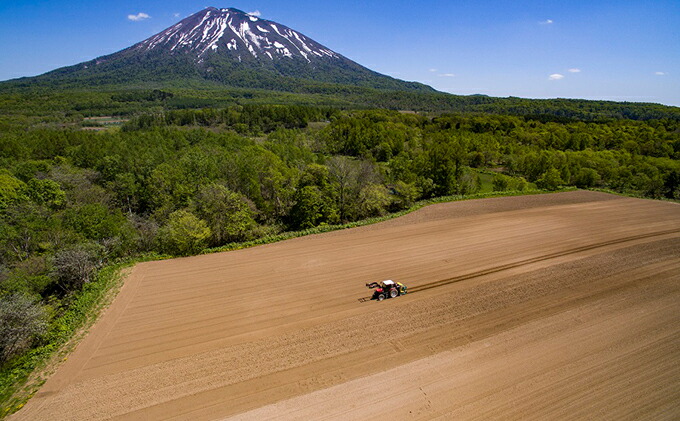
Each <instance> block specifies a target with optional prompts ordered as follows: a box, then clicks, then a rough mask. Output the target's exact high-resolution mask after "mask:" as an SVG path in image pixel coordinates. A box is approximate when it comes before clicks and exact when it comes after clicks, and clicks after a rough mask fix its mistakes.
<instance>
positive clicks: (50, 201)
mask: <svg viewBox="0 0 680 421" xmlns="http://www.w3.org/2000/svg"><path fill="white" fill-rule="evenodd" d="M27 194H28V196H29V197H30V198H31V199H32V200H33V201H34V202H36V203H38V204H44V205H47V206H49V207H51V208H55V209H56V208H60V207H62V206H63V205H64V203H65V202H66V192H64V191H63V190H62V189H61V187H60V186H59V183H57V182H56V181H53V180H49V179H45V180H38V179H37V178H33V179H31V180H29V182H28V190H27Z"/></svg>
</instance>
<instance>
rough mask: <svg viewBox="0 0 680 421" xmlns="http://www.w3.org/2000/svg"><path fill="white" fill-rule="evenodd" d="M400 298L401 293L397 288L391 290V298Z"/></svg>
mask: <svg viewBox="0 0 680 421" xmlns="http://www.w3.org/2000/svg"><path fill="white" fill-rule="evenodd" d="M398 296H399V291H397V289H396V288H393V289H391V290H390V298H397V297H398Z"/></svg>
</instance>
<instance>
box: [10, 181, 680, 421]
mask: <svg viewBox="0 0 680 421" xmlns="http://www.w3.org/2000/svg"><path fill="white" fill-rule="evenodd" d="M386 278H391V279H395V280H398V281H402V282H404V283H406V284H407V285H408V286H409V289H410V291H411V292H410V293H409V294H408V295H406V296H404V297H400V298H397V299H393V300H387V301H384V302H382V303H376V302H363V303H362V302H360V301H359V299H360V298H362V297H366V296H367V295H368V290H367V289H366V288H365V287H364V283H365V282H367V281H373V280H381V279H386ZM229 417H234V419H242V420H265V419H277V420H278V419H299V420H309V419H337V420H348V419H361V420H364V419H390V420H401V419H446V420H449V419H456V420H460V419H462V420H465V419H479V420H486V419H520V418H521V419H551V420H552V419H611V420H625V419H630V420H633V419H635V420H638V419H650V420H651V419H653V420H661V419H668V420H677V419H680V206H678V205H676V204H672V203H663V202H655V201H647V200H639V199H630V198H622V197H617V196H612V195H607V194H602V193H593V192H570V193H559V194H552V195H539V196H526V197H510V198H497V199H485V200H476V201H468V202H458V203H448V204H441V205H436V206H430V207H427V208H425V209H422V210H420V211H418V212H415V213H413V214H410V215H407V216H405V217H402V218H399V219H396V220H392V221H388V222H384V223H381V224H377V225H372V226H367V227H362V228H356V229H351V230H345V231H337V232H333V233H328V234H323V235H315V236H309V237H304V238H298V239H294V240H290V241H285V242H281V243H277V244H271V245H267V246H261V247H256V248H252V249H247V250H240V251H235V252H229V253H220V254H213V255H206V256H198V257H192V258H185V259H175V260H168V261H162V262H150V263H143V264H139V265H137V266H136V267H135V268H134V270H133V272H132V274H131V275H130V276H129V278H128V279H127V281H126V283H125V285H124V287H123V289H122V291H121V292H120V294H119V296H118V297H117V298H116V300H115V301H114V303H113V304H112V306H111V307H110V308H109V309H108V310H107V312H106V314H105V315H104V316H103V317H102V318H101V320H100V321H99V322H98V323H97V324H96V325H95V327H94V328H93V329H92V331H91V332H90V334H89V335H88V336H87V337H86V338H85V339H84V340H83V342H82V343H81V344H80V345H79V346H78V348H77V349H76V351H75V352H74V353H73V354H72V355H71V356H70V358H69V359H68V361H66V362H65V363H64V364H63V365H62V366H61V367H60V368H59V370H58V371H57V372H56V374H55V375H54V376H53V377H52V378H51V379H50V380H49V381H48V382H47V383H46V384H45V385H44V386H43V387H42V389H41V390H40V391H39V393H38V394H37V395H36V396H35V397H34V398H33V399H32V400H31V401H29V403H28V404H27V405H26V406H25V407H24V408H23V409H22V410H21V411H19V412H18V413H17V414H15V415H14V416H13V417H12V419H16V420H66V419H75V420H94V419H109V418H114V419H131V420H139V419H144V420H153V419H188V420H192V421H198V420H207V419H225V418H229Z"/></svg>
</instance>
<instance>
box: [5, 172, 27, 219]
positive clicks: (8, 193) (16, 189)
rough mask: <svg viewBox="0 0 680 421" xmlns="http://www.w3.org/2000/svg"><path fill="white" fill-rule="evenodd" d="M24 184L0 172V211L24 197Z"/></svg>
mask: <svg viewBox="0 0 680 421" xmlns="http://www.w3.org/2000/svg"><path fill="white" fill-rule="evenodd" d="M25 190H26V184H24V182H23V181H21V180H19V179H18V178H16V177H13V176H12V175H10V174H8V173H5V172H0V211H2V210H3V209H6V208H7V206H9V205H10V204H12V203H13V202H15V201H17V200H19V199H21V198H23V197H24V191H25Z"/></svg>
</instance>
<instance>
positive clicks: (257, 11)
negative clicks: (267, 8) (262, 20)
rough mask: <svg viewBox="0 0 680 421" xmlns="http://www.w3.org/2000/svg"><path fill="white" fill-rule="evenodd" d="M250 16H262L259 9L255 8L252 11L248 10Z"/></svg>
mask: <svg viewBox="0 0 680 421" xmlns="http://www.w3.org/2000/svg"><path fill="white" fill-rule="evenodd" d="M248 14H249V15H250V16H257V17H258V18H259V17H260V16H262V13H260V11H259V10H255V11H254V12H249V13H248Z"/></svg>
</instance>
